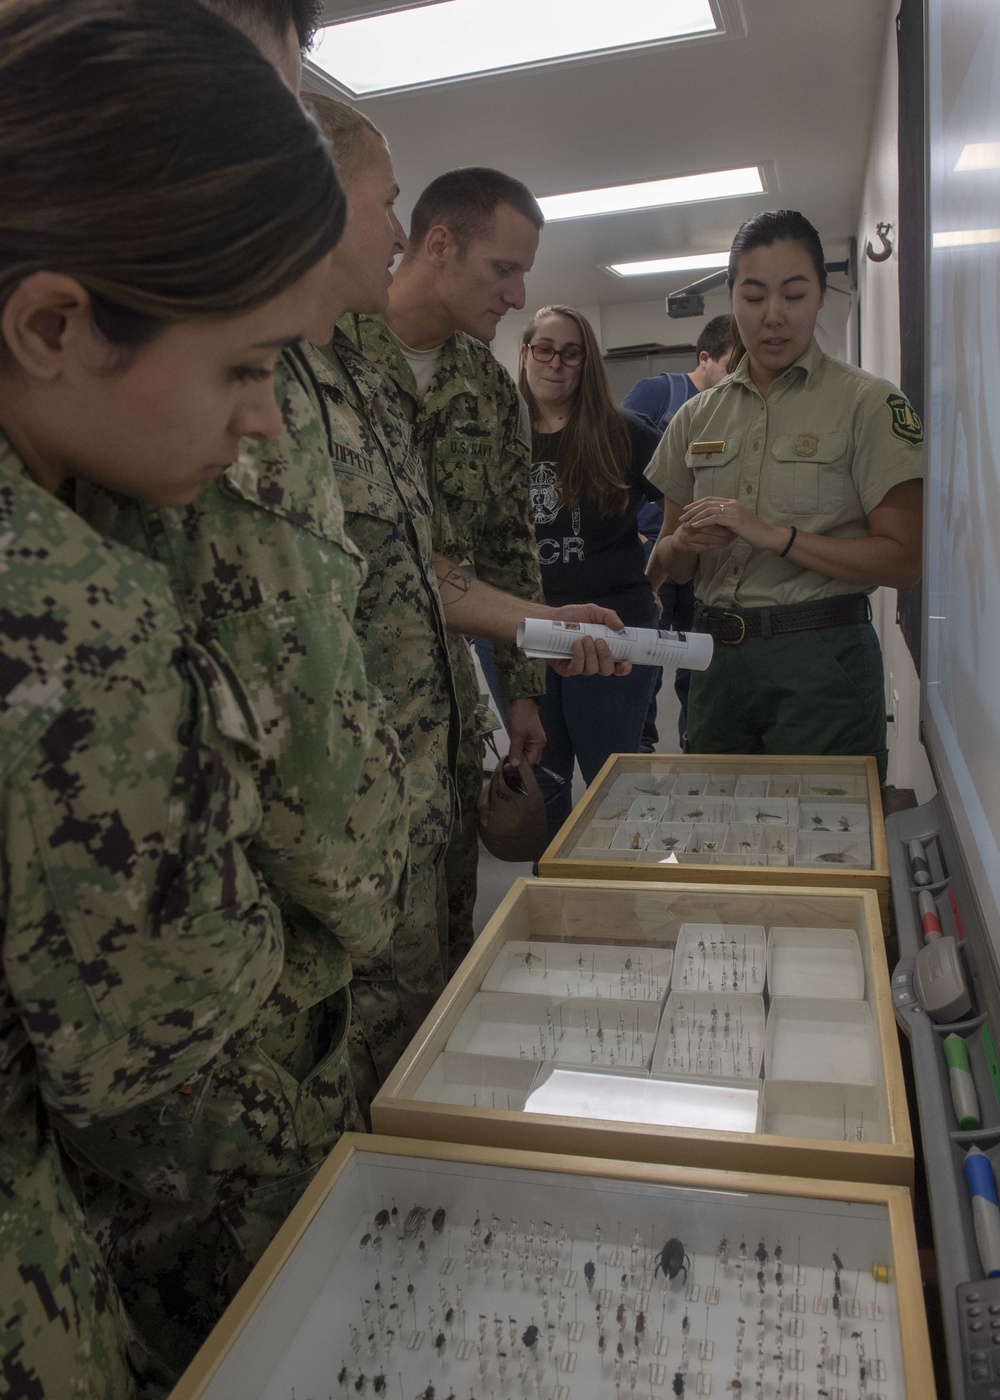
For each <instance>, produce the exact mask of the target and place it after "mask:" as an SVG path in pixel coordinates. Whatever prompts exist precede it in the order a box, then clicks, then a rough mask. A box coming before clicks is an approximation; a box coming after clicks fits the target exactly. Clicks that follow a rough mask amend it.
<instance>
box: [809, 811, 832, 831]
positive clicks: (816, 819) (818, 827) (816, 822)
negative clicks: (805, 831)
mask: <svg viewBox="0 0 1000 1400" xmlns="http://www.w3.org/2000/svg"><path fill="white" fill-rule="evenodd" d="M813 830H814V831H829V830H830V828H829V827H828V826H824V825H823V818H822V817H821V816H820V815H819V813H816V814H815V815H814V816H813Z"/></svg>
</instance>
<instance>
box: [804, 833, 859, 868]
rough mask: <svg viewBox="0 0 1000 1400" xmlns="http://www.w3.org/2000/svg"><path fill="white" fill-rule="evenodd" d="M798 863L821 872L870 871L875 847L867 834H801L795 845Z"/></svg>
mask: <svg viewBox="0 0 1000 1400" xmlns="http://www.w3.org/2000/svg"><path fill="white" fill-rule="evenodd" d="M795 864H796V865H813V866H815V867H816V868H817V869H819V870H822V869H826V870H843V869H845V868H846V869H849V870H870V869H871V865H872V844H871V838H870V836H869V834H868V832H867V831H859V832H858V833H857V834H856V835H855V834H853V833H852V834H851V835H850V836H842V835H841V834H840V832H836V831H831V832H829V833H827V832H825V831H819V832H812V831H800V832H799V839H798V841H796V843H795Z"/></svg>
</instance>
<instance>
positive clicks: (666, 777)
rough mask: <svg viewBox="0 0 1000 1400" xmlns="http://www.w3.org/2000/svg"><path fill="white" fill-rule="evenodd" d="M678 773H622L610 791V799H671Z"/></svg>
mask: <svg viewBox="0 0 1000 1400" xmlns="http://www.w3.org/2000/svg"><path fill="white" fill-rule="evenodd" d="M676 779H677V774H676V773H663V774H662V775H659V776H658V775H655V774H653V773H622V775H621V776H620V777H618V778H616V779H615V780H614V782H613V783H612V784H611V787H610V788H609V789H608V797H648V796H653V797H669V796H670V794H671V792H673V788H674V783H675V781H676Z"/></svg>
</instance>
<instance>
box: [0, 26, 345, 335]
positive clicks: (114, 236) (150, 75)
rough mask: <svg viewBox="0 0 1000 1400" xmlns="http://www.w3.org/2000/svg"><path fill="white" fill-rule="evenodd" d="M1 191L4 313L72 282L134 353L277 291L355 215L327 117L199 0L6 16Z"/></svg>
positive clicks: (1, 40)
mask: <svg viewBox="0 0 1000 1400" xmlns="http://www.w3.org/2000/svg"><path fill="white" fill-rule="evenodd" d="M0 190H2V192H3V193H2V196H0V309H2V307H3V306H4V304H5V303H6V301H7V298H8V297H9V296H10V294H11V292H12V291H13V289H14V288H15V287H16V286H17V285H18V283H19V282H21V281H22V279H24V278H25V277H29V276H30V275H31V274H32V273H34V272H39V271H42V270H47V271H51V272H61V273H64V274H65V275H67V276H69V277H73V278H75V279H76V280H77V281H79V282H80V284H81V285H82V286H83V287H84V288H85V289H86V290H87V291H88V292H89V293H90V295H91V298H92V303H93V314H94V319H95V321H96V323H97V326H98V328H99V329H100V330H101V332H102V333H103V334H104V335H105V337H106V338H107V339H108V340H109V341H110V342H111V343H112V344H114V345H117V346H119V347H122V348H123V349H126V350H128V349H134V348H136V347H137V346H139V345H141V344H143V343H144V341H146V340H148V339H150V338H151V337H152V336H153V335H155V334H156V332H157V331H158V330H159V329H160V328H161V327H162V326H163V325H164V324H166V323H168V322H172V321H179V320H184V319H187V318H188V317H194V316H216V315H236V314H239V313H241V312H243V311H248V310H250V309H252V308H253V307H254V306H257V305H259V304H260V303H262V302H264V301H267V300H269V299H270V298H271V297H273V296H276V295H277V294H278V293H279V292H281V291H282V290H284V288H286V287H287V286H289V285H290V284H291V283H293V282H295V281H296V280H297V279H298V278H299V277H301V276H302V275H303V273H305V272H306V271H307V270H308V269H309V268H310V267H312V266H313V264H314V263H316V262H317V261H318V260H319V258H320V257H322V256H323V254H324V253H326V252H327V251H328V250H329V249H330V248H331V247H333V246H334V244H336V242H337V240H338V239H339V237H340V235H341V232H342V231H343V226H344V218H345V209H346V206H345V200H344V195H343V191H342V190H341V188H340V185H339V184H338V182H337V178H336V175H335V173H334V168H333V162H332V160H331V158H330V150H329V146H328V145H327V142H326V141H325V139H324V138H323V136H322V134H321V133H320V131H319V128H318V127H317V125H316V123H315V121H314V120H313V118H312V117H310V116H308V115H307V114H306V112H305V111H304V110H303V108H302V106H301V105H300V104H299V102H298V100H297V99H296V98H295V97H294V96H293V94H292V93H291V92H289V91H288V89H287V88H286V87H285V85H284V83H282V81H281V79H280V78H279V77H278V75H277V73H276V72H275V70H274V69H273V68H272V66H271V65H270V64H269V63H268V62H267V61H266V59H264V58H263V57H262V56H261V54H260V53H259V52H258V51H257V49H256V48H255V47H254V45H253V44H252V43H251V42H250V40H249V39H247V38H245V37H244V36H243V35H242V34H240V33H238V32H237V31H236V30H235V29H234V28H232V26H231V25H229V24H226V23H225V22H224V21H223V20H221V19H219V18H217V17H216V16H215V15H213V14H210V13H209V12H208V10H206V9H205V8H204V7H203V6H202V5H200V4H198V3H196V0H87V3H86V4H85V5H83V4H67V3H66V0H9V3H5V4H3V5H0Z"/></svg>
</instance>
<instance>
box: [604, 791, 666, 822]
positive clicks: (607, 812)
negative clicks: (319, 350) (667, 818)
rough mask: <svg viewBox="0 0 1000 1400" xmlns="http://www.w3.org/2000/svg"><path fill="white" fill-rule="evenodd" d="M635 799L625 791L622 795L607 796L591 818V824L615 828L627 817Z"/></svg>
mask: <svg viewBox="0 0 1000 1400" xmlns="http://www.w3.org/2000/svg"><path fill="white" fill-rule="evenodd" d="M650 800H652V799H650ZM635 801H636V799H635V798H634V797H633V796H632V794H631V793H624V794H622V795H621V796H620V797H606V798H605V799H604V801H603V802H601V803H599V804H598V808H597V811H596V812H595V813H594V815H593V817H591V819H590V825H591V826H610V827H611V828H612V829H614V828H615V827H617V826H618V824H619V823H620V822H623V821H624V820H625V819H626V817H627V816H628V814H629V812H630V811H631V809H632V804H633V802H635Z"/></svg>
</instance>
